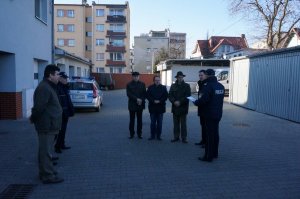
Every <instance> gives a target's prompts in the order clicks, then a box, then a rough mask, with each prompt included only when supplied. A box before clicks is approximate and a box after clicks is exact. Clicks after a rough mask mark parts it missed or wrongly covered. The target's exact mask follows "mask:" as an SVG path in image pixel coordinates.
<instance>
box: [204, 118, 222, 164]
mask: <svg viewBox="0 0 300 199" xmlns="http://www.w3.org/2000/svg"><path fill="white" fill-rule="evenodd" d="M204 121H205V122H204V123H205V128H206V136H207V137H206V138H207V142H206V145H205V155H204V157H205V158H206V159H208V160H212V159H213V158H217V157H218V154H219V122H220V119H208V118H206V119H205V120H204Z"/></svg>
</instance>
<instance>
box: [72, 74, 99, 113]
mask: <svg viewBox="0 0 300 199" xmlns="http://www.w3.org/2000/svg"><path fill="white" fill-rule="evenodd" d="M69 84H70V97H71V100H72V102H73V105H74V108H94V109H95V110H96V111H97V112H99V111H100V107H101V106H102V104H103V92H102V91H101V90H100V87H99V85H98V83H97V82H96V81H95V79H94V78H83V77H72V78H71V79H70V81H69Z"/></svg>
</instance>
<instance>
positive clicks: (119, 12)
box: [109, 8, 124, 16]
mask: <svg viewBox="0 0 300 199" xmlns="http://www.w3.org/2000/svg"><path fill="white" fill-rule="evenodd" d="M109 15H110V16H116V15H121V16H124V9H120V8H115V9H114V8H112V9H109Z"/></svg>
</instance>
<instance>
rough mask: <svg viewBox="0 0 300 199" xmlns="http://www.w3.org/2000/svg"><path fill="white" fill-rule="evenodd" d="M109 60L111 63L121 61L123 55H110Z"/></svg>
mask: <svg viewBox="0 0 300 199" xmlns="http://www.w3.org/2000/svg"><path fill="white" fill-rule="evenodd" d="M109 58H110V60H113V61H123V60H124V55H123V53H110V54H109Z"/></svg>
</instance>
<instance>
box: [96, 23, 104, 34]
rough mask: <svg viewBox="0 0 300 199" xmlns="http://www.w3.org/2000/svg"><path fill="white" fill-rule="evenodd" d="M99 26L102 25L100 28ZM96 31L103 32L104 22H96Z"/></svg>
mask: <svg viewBox="0 0 300 199" xmlns="http://www.w3.org/2000/svg"><path fill="white" fill-rule="evenodd" d="M99 27H102V29H100V28H99ZM96 31H97V32H104V24H96Z"/></svg>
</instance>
